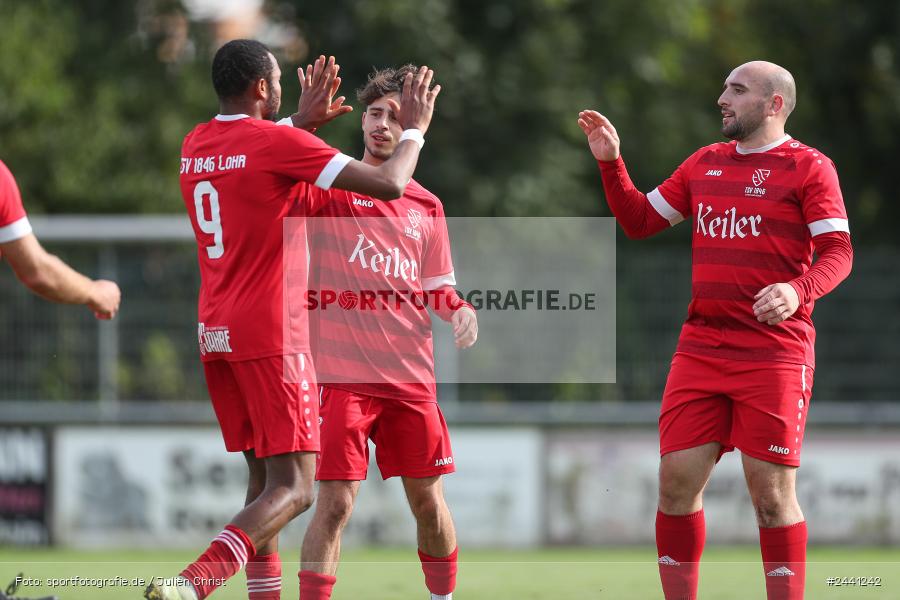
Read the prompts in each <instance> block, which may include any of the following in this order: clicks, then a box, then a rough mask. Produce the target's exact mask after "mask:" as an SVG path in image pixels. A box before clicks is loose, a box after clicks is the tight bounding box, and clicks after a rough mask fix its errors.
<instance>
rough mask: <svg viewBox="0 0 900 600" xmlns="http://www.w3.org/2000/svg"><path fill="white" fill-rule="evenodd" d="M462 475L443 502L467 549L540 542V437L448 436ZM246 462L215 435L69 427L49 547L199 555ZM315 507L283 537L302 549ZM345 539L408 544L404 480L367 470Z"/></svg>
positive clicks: (527, 433) (226, 514)
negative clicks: (196, 550) (194, 550)
mask: <svg viewBox="0 0 900 600" xmlns="http://www.w3.org/2000/svg"><path fill="white" fill-rule="evenodd" d="M451 435H452V439H453V448H454V455H455V464H456V465H457V472H456V473H455V474H453V475H450V476H448V477H446V478H445V488H446V496H447V501H448V503H449V505H450V508H451V511H452V512H453V514H454V518H455V521H456V523H457V526H458V529H459V537H460V543H461V544H465V545H468V546H479V545H482V546H484V545H488V546H498V545H500V546H502V545H509V546H520V545H532V544H536V543H538V542H539V541H540V535H541V523H540V513H541V497H540V491H541V478H540V470H539V469H540V464H541V460H540V449H541V434H540V433H539V432H538V431H535V430H530V429H477V428H472V429H464V428H457V429H455V430H454V431H453V432H452V434H451ZM245 486H246V467H245V465H244V460H243V458H242V457H241V456H239V455H236V454H228V453H226V452H225V449H224V445H223V443H222V440H221V437H220V435H219V433H218V431H217V430H216V429H214V428H193V427H191V428H186V427H185V428H181V427H172V428H161V427H153V428H147V427H131V428H125V427H64V428H60V429H58V430H57V431H56V437H55V460H54V485H53V490H54V519H53V524H54V528H55V533H56V536H57V537H56V539H57V540H58V541H59V542H60V543H62V544H66V545H71V546H77V547H98V546H105V547H139V546H147V547H156V548H160V547H163V548H177V547H197V546H202V545H203V544H205V543H207V542H208V541H209V539H210V538H211V537H212V536H214V535H215V534H216V533H218V532H219V531H220V530H221V529H222V527H223V526H224V524H225V523H227V522H228V521H229V519H230V518H231V517H232V516H233V515H234V514H235V513H236V512H237V511H238V510H239V509H240V507H241V506H242V505H243V502H244V493H245V490H246V487H245ZM311 514H312V511H308V512H307V513H306V514H304V515H301V517H299V518H298V519H297V520H295V521H294V522H293V523H292V524H291V525H290V526H289V527H288V529H287V530H286V531H285V533H284V536H285V537H284V540H283V545H284V547H285V548H287V547H293V548H299V546H300V540H301V538H302V535H303V529H304V527H305V524H306V522H308V520H309V518H310V516H311ZM345 541H346V543H347V544H348V545H353V544H354V543H357V544H402V545H409V544H414V543H415V524H414V521H413V519H412V516H411V514H410V512H409V508H408V507H407V504H406V498H405V495H404V493H403V488H402V485H401V483H400V481H399V480H397V479H391V480H388V481H382V480H381V478H380V476H379V474H378V469H377V467H376V466H375V464H374V454H373V460H372V464H371V465H370V469H369V480H368V481H367V482H365V483H364V484H363V486H362V489H361V491H360V494H359V500H358V503H357V507H356V511H355V512H354V515H353V518H352V519H351V521H350V525H349V526H348V529H347V532H346V535H345Z"/></svg>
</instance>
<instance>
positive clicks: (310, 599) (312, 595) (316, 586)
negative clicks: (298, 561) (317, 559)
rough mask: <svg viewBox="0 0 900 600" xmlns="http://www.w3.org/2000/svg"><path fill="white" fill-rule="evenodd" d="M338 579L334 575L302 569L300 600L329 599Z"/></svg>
mask: <svg viewBox="0 0 900 600" xmlns="http://www.w3.org/2000/svg"><path fill="white" fill-rule="evenodd" d="M336 581H337V577H335V576H333V575H325V574H323V573H316V572H315V571H300V600H328V599H329V598H331V590H332V589H333V588H334V584H335V582H336Z"/></svg>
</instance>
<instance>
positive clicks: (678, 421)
mask: <svg viewBox="0 0 900 600" xmlns="http://www.w3.org/2000/svg"><path fill="white" fill-rule="evenodd" d="M812 384H813V370H812V369H811V368H809V367H807V366H806V365H798V364H791V363H782V362H757V361H745V360H723V359H720V358H712V357H708V356H700V355H697V354H685V353H683V352H678V353H676V354H675V356H674V358H672V369H671V370H670V371H669V378H668V380H667V381H666V391H665V392H664V393H663V400H662V409H661V411H660V416H659V451H660V455H663V454H667V453H669V452H674V451H676V450H684V449H686V448H694V447H696V446H700V445H703V444H707V443H709V442H719V443H720V444H722V453H721V454H720V455H719V457H720V458H721V455H722V454H724V453H725V452H731V451H732V450H734V449H735V448H738V449H740V451H741V452H743V453H744V454H746V455H748V456H752V457H753V458H758V459H760V460H765V461H768V462H773V463H779V464H784V465H790V466H795V467H796V466H799V464H800V446H801V444H802V443H803V432H804V429H805V428H806V414H807V411H808V410H809V400H810V396H811V395H812Z"/></svg>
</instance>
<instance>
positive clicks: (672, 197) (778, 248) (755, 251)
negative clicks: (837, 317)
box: [647, 136, 850, 367]
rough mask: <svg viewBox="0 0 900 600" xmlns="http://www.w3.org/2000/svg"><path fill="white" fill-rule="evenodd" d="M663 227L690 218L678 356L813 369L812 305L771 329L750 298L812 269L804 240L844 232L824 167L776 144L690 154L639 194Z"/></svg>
mask: <svg viewBox="0 0 900 600" xmlns="http://www.w3.org/2000/svg"><path fill="white" fill-rule="evenodd" d="M647 199H648V200H649V202H650V204H651V205H652V206H653V208H654V209H656V212H658V213H659V214H660V215H661V216H662V217H663V218H664V219H666V220H667V221H668V222H669V223H670V224H671V225H675V224H676V223H678V222H680V221H682V220H684V219H686V218H688V217H690V216H693V227H694V232H693V244H692V246H693V261H692V263H693V264H692V277H691V280H692V293H691V304H690V307H689V308H688V317H687V321H686V322H685V324H684V326H683V327H682V330H681V336H680V338H679V341H678V351H682V352H691V353H695V354H705V355H708V356H716V357H720V358H726V359H738V360H741V359H743V360H776V361H783V362H792V363H798V364H801V363H802V364H806V365H809V366H810V367H814V366H815V357H814V343H815V329H814V328H813V323H812V319H811V314H812V310H813V302H812V301H810V302H808V303H806V304H801V305H800V307H799V308H798V309H797V312H795V313H794V314H793V315H792V316H791V317H790V318H789V319H787V320H786V321H784V322H783V323H780V324H778V325H775V326H772V325H767V324H765V323H760V322H758V321H757V320H756V318H755V316H754V314H753V303H754V302H755V300H754V295H755V294H756V293H757V292H758V291H759V290H760V289H762V288H763V287H765V286H766V285H769V284H771V283H777V282H787V281H790V280H792V279H795V278H797V277H800V276H802V275H803V274H804V273H806V272H807V271H808V270H809V269H810V266H811V265H812V258H813V241H812V238H813V237H814V236H817V235H820V234H823V233H829V232H847V233H849V231H850V230H849V227H848V222H847V213H846V210H845V208H844V200H843V198H842V196H841V189H840V185H839V183H838V176H837V172H836V171H835V167H834V164H833V163H832V162H831V160H830V159H829V158H828V157H826V156H825V155H824V154H822V153H821V152H819V151H818V150H816V149H814V148H810V147H808V146H806V145H805V144H802V143H801V142H798V141H796V140H792V139H791V138H790V136H785V137H784V138H783V139H781V140H778V141H776V142H774V143H772V144H769V145H768V146H766V147H763V148H758V149H755V150H753V151H749V152H746V151H742V150H740V149H738V147H737V144H736V143H734V142H731V143H718V144H712V145H710V146H706V147H705V148H701V149H700V150H698V151H697V152H695V153H694V154H693V155H691V156H690V157H689V158H688V159H687V160H686V161H684V163H682V164H681V166H679V167H678V169H677V170H676V171H675V173H674V174H673V175H672V176H671V177H669V178H668V179H667V180H666V181H665V182H664V183H663V184H662V185H660V186H659V187H658V188H656V189H655V190H653V191H652V192H650V193H649V194H647Z"/></svg>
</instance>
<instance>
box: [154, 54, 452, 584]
mask: <svg viewBox="0 0 900 600" xmlns="http://www.w3.org/2000/svg"><path fill="white" fill-rule="evenodd" d="M337 69H338V67H337V65H335V64H334V59H333V58H331V59H329V61H328V63H327V64H326V63H325V59H324V57H320V59H319V60H318V61H317V62H316V65H315V68H314V72H313V73H312V77H311V85H310V86H308V88H307V89H306V90H305V93H304V94H303V97H302V99H301V106H300V110H298V112H297V113H296V114H294V115H292V116H291V119H292V121H293V123H294V124H295V125H296V126H297V127H296V128H292V127H278V126H276V124H275V123H274V122H273V119H274V118H275V116H276V114H277V112H278V109H279V106H280V103H281V86H280V77H281V72H280V69H279V67H278V62H277V61H276V60H275V57H274V56H273V55H272V54H271V53H270V52H269V50H268V49H267V48H266V47H265V46H264V45H263V44H261V43H259V42H256V41H253V40H234V41H231V42H229V43H227V44H225V45H224V46H223V47H222V48H220V49H219V51H218V52H217V53H216V56H215V58H214V59H213V66H212V80H213V86H214V87H215V90H216V94H217V95H218V98H219V108H220V114H218V115H217V116H216V117H215V118H214V119H213V120H211V121H209V122H208V123H203V124H201V125H198V126H197V127H196V128H195V129H194V130H193V131H191V132H190V133H189V134H188V135H187V136H186V137H185V139H184V144H183V146H182V155H181V190H182V195H183V197H184V202H185V206H186V207H187V210H188V213H189V215H190V219H191V224H192V225H193V228H194V233H195V235H196V238H197V245H198V260H199V263H200V274H201V278H202V284H201V288H200V300H199V326H198V331H199V342H200V353H201V360H202V362H203V368H204V372H205V375H206V381H207V387H208V389H209V393H210V398H211V400H212V404H213V408H214V409H215V412H216V416H217V418H218V420H219V425H220V427H221V429H222V435H223V438H224V441H225V447H226V449H227V450H228V451H230V452H242V453H243V454H244V456H245V458H246V461H247V465H248V468H249V472H250V478H249V485H248V490H247V501H246V506H245V507H244V509H243V510H242V511H241V512H239V513H238V514H237V515H236V516H235V517H234V518H233V519H232V520H231V522H230V523H229V524H228V525H227V526H226V527H225V530H224V531H222V533H220V534H219V535H218V536H217V537H216V538H215V540H213V542H212V543H211V544H210V546H209V548H207V550H206V551H205V552H204V553H203V554H202V555H201V556H200V557H199V558H198V559H197V560H196V561H195V562H194V563H192V564H191V565H189V566H188V567H187V568H186V569H185V570H184V571H182V572H181V574H180V575H179V576H178V577H175V578H172V579H157V580H155V581H154V582H153V583H152V584H151V585H150V586H149V587H148V588H147V590H146V591H145V597H146V598H148V599H151V600H194V599H202V598H206V597H207V596H209V595H210V594H211V593H212V592H213V591H214V590H215V589H216V588H217V587H219V586H221V585H223V583H224V582H225V581H226V580H227V579H228V578H230V577H231V576H233V575H234V574H235V573H236V572H237V571H239V570H240V569H241V568H242V567H244V566H245V565H247V567H248V568H247V571H248V578H249V579H250V582H251V585H250V590H249V591H250V598H251V599H262V598H265V597H267V595H268V596H270V595H271V594H272V593H275V592H277V591H278V590H280V588H281V573H280V562H278V561H277V557H273V556H272V554H274V553H275V552H276V551H277V548H275V547H273V545H272V544H271V543H270V542H271V541H272V539H273V538H275V536H276V534H277V533H278V531H280V530H281V528H282V527H284V525H286V524H287V523H288V521H290V520H291V519H293V518H294V517H295V516H297V515H298V514H299V513H301V512H303V511H304V510H306V509H307V508H308V507H309V506H310V505H311V504H312V501H313V477H314V472H315V452H317V451H318V449H319V433H318V427H317V425H318V423H317V418H318V416H317V414H316V412H317V403H316V401H315V396H316V379H315V372H314V370H313V366H312V361H311V360H310V357H309V340H308V332H307V331H306V329H305V325H304V324H303V323H302V322H301V321H299V320H296V322H295V319H294V315H296V314H297V311H296V310H295V307H293V306H290V305H289V303H285V302H284V300H285V298H286V296H285V294H284V293H283V292H284V287H283V286H284V282H285V279H286V278H287V273H286V272H285V271H286V270H285V268H284V265H285V264H287V261H288V256H287V254H286V253H285V252H284V250H285V245H284V244H283V243H282V234H283V223H282V221H283V219H284V217H285V216H286V215H287V212H288V206H289V205H288V202H287V200H288V198H289V192H290V190H291V188H292V187H293V186H294V185H295V184H296V183H297V182H301V181H302V182H307V183H309V184H312V185H315V186H317V187H319V188H322V189H329V188H330V187H331V186H332V185H334V186H339V187H344V188H347V189H352V190H355V191H357V192H359V193H363V194H370V195H372V196H374V197H378V198H394V197H397V196H398V195H402V194H403V192H404V190H405V188H406V184H407V182H408V181H409V179H410V177H411V176H412V173H413V170H414V168H415V164H416V161H417V159H418V155H419V150H420V148H421V146H422V144H423V143H424V138H423V133H424V132H425V130H426V129H427V127H428V124H429V123H430V121H431V114H432V111H433V107H434V101H435V98H436V96H437V94H438V93H439V91H440V87H439V86H435V88H434V89H433V90H431V91H429V86H430V83H431V79H432V77H433V72H432V71H430V70H429V69H427V68H426V67H423V68H422V69H420V70H419V71H418V72H417V73H415V74H410V76H409V77H407V79H406V80H405V81H404V90H403V94H402V96H401V98H400V99H399V104H398V103H397V102H395V103H394V106H395V108H396V109H397V110H398V114H399V118H400V122H401V123H402V126H403V129H404V133H403V134H402V139H403V141H402V142H401V143H400V145H399V146H398V149H397V152H396V153H395V155H394V156H393V157H392V159H391V160H389V161H385V162H384V163H383V164H380V165H378V166H373V165H368V164H364V163H361V162H359V161H355V160H353V159H351V158H350V157H348V156H345V155H343V154H341V153H339V152H338V151H337V150H335V149H333V148H331V147H329V146H328V145H327V144H325V143H324V142H322V141H321V140H320V139H318V138H317V137H315V136H313V135H312V134H311V133H309V132H308V131H305V130H304V129H313V128H315V127H317V126H319V125H321V124H322V123H324V122H327V121H328V120H330V119H332V118H334V117H335V116H337V115H338V114H341V113H343V112H346V110H348V109H349V107H343V106H342V99H341V98H338V100H337V101H332V97H333V95H334V93H335V91H336V89H337V85H338V84H339V78H338V77H337ZM302 262H303V264H305V261H302ZM274 563H277V564H278V565H279V567H278V573H277V575H274V574H272V573H273V571H272V568H271V567H272V564H274Z"/></svg>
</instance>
